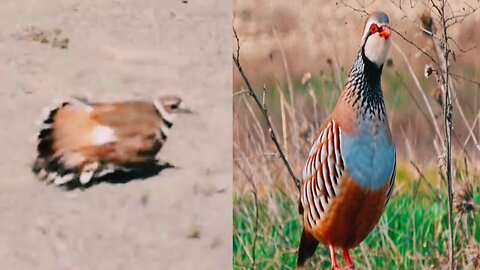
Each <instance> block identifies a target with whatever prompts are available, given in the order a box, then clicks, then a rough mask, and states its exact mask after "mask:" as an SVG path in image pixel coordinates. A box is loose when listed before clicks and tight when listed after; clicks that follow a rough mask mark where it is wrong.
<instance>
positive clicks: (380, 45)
mask: <svg viewBox="0 0 480 270" xmlns="http://www.w3.org/2000/svg"><path fill="white" fill-rule="evenodd" d="M391 44H392V41H391V40H390V38H388V39H385V38H383V37H380V35H379V34H378V33H375V34H373V35H371V36H369V37H368V38H367V41H366V42H365V45H364V49H365V56H366V57H367V58H368V59H369V60H370V61H372V62H373V63H375V64H376V65H377V66H381V65H383V63H385V60H386V59H387V55H388V51H389V50H390V45H391Z"/></svg>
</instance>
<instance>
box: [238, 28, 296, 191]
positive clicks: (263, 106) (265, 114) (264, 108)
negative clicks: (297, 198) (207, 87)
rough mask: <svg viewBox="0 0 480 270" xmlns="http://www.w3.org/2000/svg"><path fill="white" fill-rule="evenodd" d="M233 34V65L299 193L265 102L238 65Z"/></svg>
mask: <svg viewBox="0 0 480 270" xmlns="http://www.w3.org/2000/svg"><path fill="white" fill-rule="evenodd" d="M233 33H234V36H235V40H236V42H237V52H236V55H235V53H233V55H232V56H233V62H234V63H235V66H236V67H237V69H238V71H239V72H240V75H241V76H242V78H243V80H244V81H245V84H246V86H247V90H248V93H247V94H248V95H249V96H251V97H253V99H254V101H255V103H256V104H257V106H258V108H259V109H260V110H261V112H262V114H263V117H264V118H265V121H266V123H267V127H268V132H269V133H270V138H271V139H272V141H273V143H274V144H275V147H276V148H277V150H278V153H279V155H280V158H281V159H282V161H283V163H284V164H285V167H287V170H288V173H289V174H290V177H291V178H292V180H293V182H294V184H295V186H296V187H297V190H299V191H300V180H299V179H298V178H297V177H296V176H295V174H294V173H293V170H292V168H291V167H290V164H289V163H288V161H287V159H286V157H285V154H284V152H283V150H282V147H281V146H280V144H279V143H278V139H277V135H276V134H275V132H274V131H273V127H272V123H271V121H270V116H269V115H268V108H267V106H266V104H265V100H263V102H260V99H259V98H258V96H257V94H256V93H255V91H254V90H253V87H252V85H251V83H250V81H249V79H248V77H247V75H246V74H245V72H244V71H243V68H242V65H241V64H240V41H239V39H238V35H237V32H236V31H235V28H234V29H233ZM264 92H265V89H264Z"/></svg>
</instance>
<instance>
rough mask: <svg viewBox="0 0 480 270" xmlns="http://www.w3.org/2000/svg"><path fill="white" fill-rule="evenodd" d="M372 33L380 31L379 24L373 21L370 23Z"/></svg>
mask: <svg viewBox="0 0 480 270" xmlns="http://www.w3.org/2000/svg"><path fill="white" fill-rule="evenodd" d="M369 31H370V34H375V33H377V32H378V25H377V24H376V23H372V25H370V30H369Z"/></svg>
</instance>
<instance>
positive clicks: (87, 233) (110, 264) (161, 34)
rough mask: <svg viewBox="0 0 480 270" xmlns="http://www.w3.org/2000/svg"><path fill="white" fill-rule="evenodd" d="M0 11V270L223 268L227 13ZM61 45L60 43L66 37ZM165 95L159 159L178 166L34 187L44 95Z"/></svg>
mask: <svg viewBox="0 0 480 270" xmlns="http://www.w3.org/2000/svg"><path fill="white" fill-rule="evenodd" d="M1 6H2V7H1V8H0V29H1V30H0V125H1V126H2V128H1V130H0V149H1V152H0V265H1V266H0V268H1V269H74V270H76V269H102V270H103V269H229V268H230V267H231V247H232V244H231V227H232V226H231V209H232V208H231V188H232V187H231V186H232V180H231V179H232V175H231V172H232V165H231V164H232V162H231V157H232V152H231V149H232V144H231V138H232V134H231V127H232V125H231V115H232V114H231V110H232V108H231V107H232V105H231V104H232V103H231V74H232V73H231V72H232V70H231V61H230V60H231V57H230V52H231V35H230V33H231V10H232V7H231V3H230V1H223V0H202V1H194V0H192V1H187V0H184V1H182V0H175V1H147V0H116V1H111V0H84V1H78V0H76V1H75V0H49V1H36V0H25V1H21V4H20V2H18V1H16V0H5V1H2V5H1ZM67 39H68V40H67ZM164 93H179V94H181V95H182V96H183V97H184V98H185V100H186V103H187V105H189V107H190V108H191V109H192V110H194V111H195V112H196V114H194V115H182V116H180V117H178V118H177V119H176V122H175V124H174V126H173V129H172V132H171V135H170V137H169V139H168V141H167V144H166V145H165V147H164V148H163V150H162V152H161V153H162V154H161V158H162V159H163V160H166V161H169V162H170V163H173V164H174V165H176V166H177V167H178V168H175V169H168V170H164V171H162V172H161V173H160V174H159V175H157V176H154V177H151V178H148V179H145V180H141V181H140V180H138V181H130V182H128V183H126V184H109V183H101V184H98V185H95V186H93V187H91V188H88V189H86V190H79V189H76V190H73V191H64V190H62V189H60V188H57V187H55V186H52V185H46V184H45V183H42V182H39V181H37V180H36V178H35V177H34V175H33V174H32V173H31V172H30V169H29V166H30V164H31V162H32V160H33V158H34V156H35V140H34V136H35V133H36V132H37V126H36V125H35V121H36V120H38V119H40V114H41V110H42V108H44V107H46V106H48V105H50V104H51V103H52V101H53V100H54V99H55V98H58V97H68V96H71V95H78V96H85V97H87V98H89V99H92V100H95V101H113V100H123V99H127V98H150V97H154V96H157V95H161V94H164Z"/></svg>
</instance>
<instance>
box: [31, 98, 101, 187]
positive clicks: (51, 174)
mask: <svg viewBox="0 0 480 270" xmlns="http://www.w3.org/2000/svg"><path fill="white" fill-rule="evenodd" d="M68 106H75V108H79V109H80V110H85V112H88V111H89V110H91V106H90V105H89V104H88V103H87V102H86V101H84V100H80V99H66V100H57V101H56V102H55V104H54V105H53V106H51V107H48V108H45V109H44V110H43V112H42V114H43V119H42V120H41V121H40V131H39V132H38V134H37V138H36V140H37V157H36V159H35V161H34V163H33V166H32V171H33V172H34V173H35V174H36V175H37V176H38V177H39V178H40V179H41V180H45V181H48V182H52V183H54V184H56V185H62V184H65V183H67V182H69V181H71V180H74V179H80V180H83V181H87V182H88V180H89V179H90V178H91V177H92V176H93V174H94V173H95V171H96V170H97V167H98V164H95V163H91V164H82V165H84V166H81V167H79V166H75V165H78V164H79V163H77V164H75V163H74V162H71V160H72V156H73V155H72V153H70V152H69V151H68V150H66V149H64V148H63V147H62V144H63V142H61V141H59V140H58V139H57V138H56V137H55V132H56V130H57V129H58V128H59V127H58V126H59V125H58V122H57V120H58V119H57V118H58V115H59V112H60V111H61V110H63V109H64V108H66V107H68ZM72 122H75V121H74V120H73V121H72ZM71 124H73V125H74V124H75V123H71ZM78 159H80V158H78Z"/></svg>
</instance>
